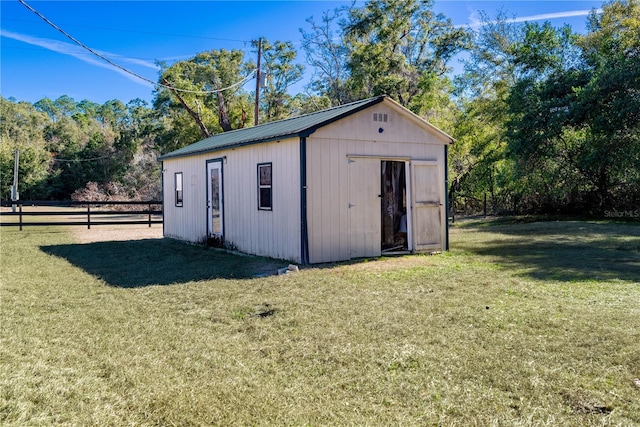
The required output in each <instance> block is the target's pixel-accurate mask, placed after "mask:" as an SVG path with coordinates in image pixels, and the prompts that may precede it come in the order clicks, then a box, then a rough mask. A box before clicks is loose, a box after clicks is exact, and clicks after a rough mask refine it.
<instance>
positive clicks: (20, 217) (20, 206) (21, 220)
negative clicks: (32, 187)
mask: <svg viewBox="0 0 640 427" xmlns="http://www.w3.org/2000/svg"><path fill="white" fill-rule="evenodd" d="M19 206H20V231H22V202H20V205H19Z"/></svg>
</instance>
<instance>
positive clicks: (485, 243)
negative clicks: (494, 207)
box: [0, 222, 640, 426]
mask: <svg viewBox="0 0 640 427" xmlns="http://www.w3.org/2000/svg"><path fill="white" fill-rule="evenodd" d="M582 227H585V229H582ZM578 231H580V232H581V233H582V234H580V233H578ZM545 235H548V236H549V237H545ZM0 237H1V238H2V260H1V262H2V289H1V290H0V292H1V294H0V295H1V297H2V310H1V312H0V324H1V325H2V327H1V328H2V329H1V336H0V337H1V339H2V343H1V346H0V390H1V391H0V424H3V425H10V426H13V425H15V426H17V425H20V426H22V425H51V424H62V425H64V424H68V425H443V426H448V425H451V426H453V425H514V426H517V425H521V426H528V425H531V426H533V425H568V426H584V425H621V426H622V425H624V426H627V425H636V424H640V415H638V414H640V403H639V402H640V389H639V388H637V387H636V386H634V382H633V381H634V379H635V378H638V377H639V376H640V359H639V358H638V344H637V343H638V342H639V341H640V336H639V335H638V334H639V332H638V331H640V306H639V304H638V301H639V300H640V285H639V283H638V279H637V278H638V277H640V275H636V273H637V268H638V265H640V264H639V262H640V255H639V254H638V252H637V251H636V250H635V249H633V248H636V247H637V245H638V243H639V242H640V233H639V231H638V228H637V227H634V226H629V225H619V224H613V223H611V224H590V223H566V224H560V225H556V224H555V223H540V224H539V225H532V224H499V223H486V222H478V223H472V224H469V225H465V226H464V227H460V226H459V225H457V226H456V227H454V229H453V230H452V236H451V237H452V238H451V240H452V248H453V249H452V251H451V252H450V253H446V254H442V255H438V256H431V257H430V256H411V257H403V258H393V259H381V260H370V261H368V262H362V263H358V264H340V265H335V266H321V267H314V268H308V269H303V270H302V271H301V272H300V273H297V274H291V275H286V276H268V277H261V278H254V277H253V275H254V273H255V272H259V271H261V270H262V269H267V268H268V269H270V268H271V267H273V266H278V265H286V263H279V262H278V261H276V260H268V259H261V258H255V257H239V256H233V255H229V254H225V253H222V252H220V251H214V250H207V249H206V248H202V247H198V246H192V245H184V244H181V243H178V242H173V241H170V240H164V239H156V240H141V241H136V242H100V243H90V244H78V243H76V242H74V241H73V240H72V237H71V236H70V235H69V234H68V233H67V232H59V231H57V230H55V229H49V230H37V232H22V233H19V232H13V231H8V232H5V230H2V235H1V236H0ZM561 237H562V238H565V239H568V240H569V241H570V242H572V243H571V245H563V246H562V251H561V252H562V256H563V259H566V262H567V263H568V264H567V270H568V271H567V272H564V273H563V272H562V270H561V269H559V266H560V265H561V263H562V261H561V260H557V259H556V258H557V257H558V256H560V252H554V253H551V254H549V256H547V255H545V253H544V251H541V250H540V248H541V246H540V245H542V247H546V248H548V250H552V248H553V247H554V245H553V244H552V242H553V241H557V240H558V239H559V238H561ZM518 242H520V243H518ZM526 242H529V243H530V245H526V244H525V243H526ZM593 242H598V243H599V245H598V247H593V248H591V249H589V247H591V246H594V245H592V243H593ZM502 245H506V247H507V248H508V249H509V250H505V251H502V250H501V247H502ZM517 245H520V246H517ZM516 246H517V251H515V252H512V250H514V249H515V247H516ZM603 247H604V248H605V249H604V250H605V253H602V250H603V249H602V248H603ZM619 247H624V248H631V250H630V251H629V252H626V251H620V252H623V253H621V254H620V255H621V257H620V261H618V262H608V263H606V262H605V261H607V260H610V261H611V260H613V259H614V257H613V255H612V253H616V252H615V251H618V249H616V248H619ZM109 254H113V257H114V260H113V261H109ZM581 257H586V258H587V259H591V260H593V259H594V258H597V262H595V265H597V266H598V267H597V268H596V267H594V263H584V267H580V265H581V264H580V263H578V262H577V261H574V260H575V259H576V258H581ZM96 258H98V259H96ZM99 258H104V259H102V260H101V259H99ZM598 260H599V261H598ZM146 265H151V267H150V268H147V267H145V266H146ZM118 267H120V268H122V269H125V270H126V273H125V274H124V276H126V277H124V278H123V277H121V276H122V275H120V276H119V275H118V274H117V273H116V272H114V270H115V271H117V268H118ZM136 271H138V272H139V271H144V273H136ZM545 272H546V273H545ZM240 273H241V274H240ZM261 313H262V314H264V313H268V314H266V315H262V314H261Z"/></svg>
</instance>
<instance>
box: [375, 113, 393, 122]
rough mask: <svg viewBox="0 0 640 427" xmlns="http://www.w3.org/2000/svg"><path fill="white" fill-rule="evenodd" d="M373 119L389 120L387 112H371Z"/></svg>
mask: <svg viewBox="0 0 640 427" xmlns="http://www.w3.org/2000/svg"><path fill="white" fill-rule="evenodd" d="M373 121H374V122H382V123H387V122H388V121H389V116H388V114H387V113H373Z"/></svg>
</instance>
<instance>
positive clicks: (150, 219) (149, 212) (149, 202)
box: [149, 202, 151, 228]
mask: <svg viewBox="0 0 640 427" xmlns="http://www.w3.org/2000/svg"><path fill="white" fill-rule="evenodd" d="M149 228H151V202H149Z"/></svg>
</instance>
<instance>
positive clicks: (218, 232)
mask: <svg viewBox="0 0 640 427" xmlns="http://www.w3.org/2000/svg"><path fill="white" fill-rule="evenodd" d="M223 212H224V209H223V205H222V160H212V161H209V162H207V218H208V221H207V222H208V232H209V237H214V238H219V239H222V238H223V236H224V221H223V219H224V217H223Z"/></svg>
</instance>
